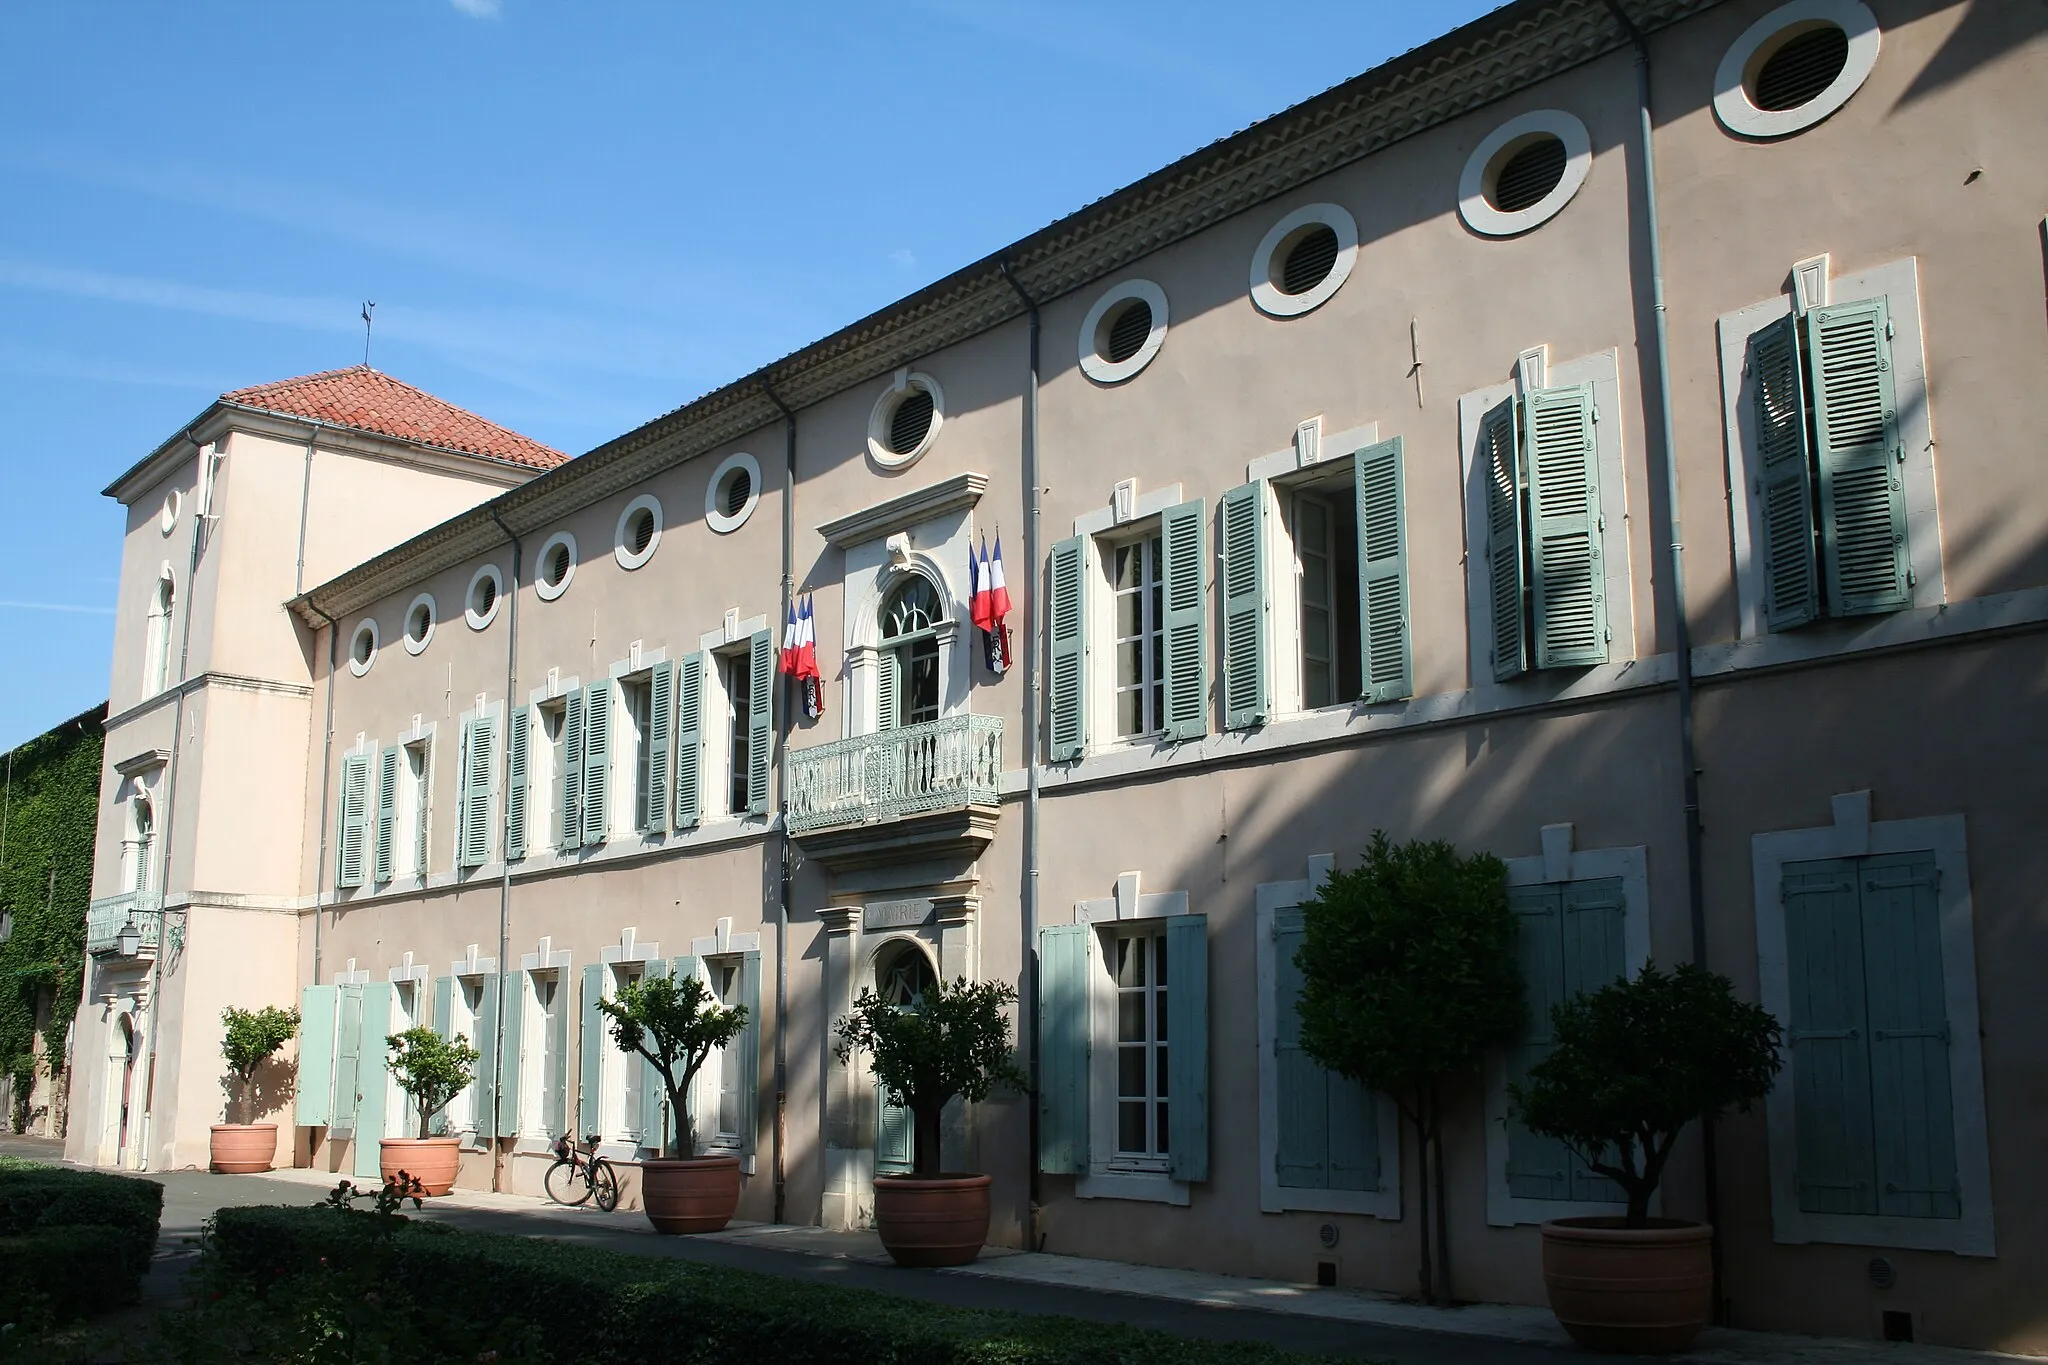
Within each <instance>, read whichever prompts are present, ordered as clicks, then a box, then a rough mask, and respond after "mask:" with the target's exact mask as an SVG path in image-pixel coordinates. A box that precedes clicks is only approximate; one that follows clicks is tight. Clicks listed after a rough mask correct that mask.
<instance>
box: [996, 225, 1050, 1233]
mask: <svg viewBox="0 0 2048 1365" xmlns="http://www.w3.org/2000/svg"><path fill="white" fill-rule="evenodd" d="M1001 269H1002V272H1003V279H1004V280H1005V281H1007V282H1008V284H1009V286H1010V288H1011V289H1013V290H1015V291H1016V293H1017V297H1018V298H1019V299H1020V300H1022V301H1023V304H1024V312H1025V316H1026V317H1027V318H1028V319H1029V320H1030V344H1029V365H1030V372H1029V381H1030V382H1029V384H1028V386H1027V388H1026V390H1025V394H1024V432H1023V437H1022V443H1023V453H1022V463H1023V469H1022V477H1023V480H1024V486H1025V487H1026V488H1027V489H1029V490H1030V494H1029V497H1028V498H1027V500H1026V505H1027V507H1028V508H1029V509H1030V510H1029V514H1028V515H1027V517H1026V518H1025V521H1024V562H1025V563H1027V564H1029V565H1030V566H1031V584H1032V591H1031V598H1030V602H1031V606H1030V615H1029V621H1030V626H1029V628H1028V630H1027V631H1026V646H1025V650H1024V772H1025V787H1024V887H1023V892H1024V895H1023V907H1022V909H1023V914H1022V917H1021V918H1022V920H1023V926H1022V927H1023V935H1024V944H1023V952H1022V953H1021V955H1020V956H1019V958H1018V961H1019V962H1020V963H1021V965H1022V966H1023V969H1024V971H1023V977H1024V980H1023V981H1021V982H1019V983H1018V988H1017V1031H1018V1032H1019V1033H1021V1034H1023V1035H1024V1037H1025V1039H1026V1040H1027V1041H1026V1048H1027V1058H1028V1061H1027V1065H1028V1074H1029V1076H1030V1078H1031V1095H1030V1099H1031V1113H1030V1119H1029V1123H1030V1130H1031V1131H1030V1138H1029V1147H1028V1151H1027V1154H1026V1160H1027V1161H1028V1162H1029V1163H1030V1165H1029V1168H1028V1169H1029V1182H1028V1184H1029V1189H1030V1198H1031V1229H1030V1238H1031V1241H1030V1246H1031V1249H1032V1250H1034V1251H1035V1250H1038V1249H1040V1248H1041V1246H1042V1245H1043V1242H1044V1235H1043V1234H1042V1233H1040V1232H1039V1230H1038V1214H1039V1207H1040V1200H1039V1194H1040V1191H1039V1172H1038V1072H1039V1048H1038V1033H1039V1029H1038V1022H1039V1021H1038V797H1039V763H1038V710H1039V705H1038V703H1039V697H1038V688H1039V680H1038V649H1039V638H1038V636H1039V618H1040V615H1041V613H1040V612H1039V610H1038V575H1039V573H1040V572H1041V569H1040V565H1039V557H1038V545H1039V514H1040V511H1041V510H1042V509H1041V505H1040V495H1041V493H1042V492H1043V489H1042V488H1041V487H1040V484H1039V481H1038V359H1039V354H1038V353H1039V344H1038V343H1039V318H1038V304H1037V302H1036V301H1035V300H1034V299H1033V298H1032V297H1031V296H1030V295H1029V294H1027V293H1025V292H1024V287H1023V286H1022V285H1020V284H1018V283H1017V279H1016V276H1014V275H1012V274H1011V273H1010V268H1009V266H1008V265H1004V266H1002V267H1001Z"/></svg>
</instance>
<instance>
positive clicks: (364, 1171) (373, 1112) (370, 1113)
mask: <svg viewBox="0 0 2048 1365" xmlns="http://www.w3.org/2000/svg"><path fill="white" fill-rule="evenodd" d="M362 991H363V1010H362V1038H361V1040H360V1042H359V1043H358V1044H357V1051H356V1130H355V1174H356V1176H357V1177H358V1178H360V1179H369V1180H374V1179H377V1178H378V1177H379V1176H380V1175H381V1173H382V1157H383V1153H382V1151H381V1149H380V1148H379V1147H378V1143H379V1142H381V1141H382V1140H383V1139H384V1138H385V1137H387V1136H397V1137H412V1136H414V1135H415V1130H414V1128H413V1126H412V1125H411V1124H410V1123H406V1122H404V1121H403V1119H402V1118H401V1120H400V1122H399V1125H398V1132H397V1133H396V1134H392V1133H388V1132H387V1131H386V1128H387V1125H386V1122H385V1113H384V1109H385V1100H386V1092H387V1091H388V1090H389V1089H390V1087H389V1086H388V1085H387V1084H386V1079H387V1077H388V1076H389V1075H390V1069H389V1063H390V1057H391V1049H390V1048H389V1047H388V1046H386V1045H385V1042H384V1040H385V1039H386V1038H388V1037H389V1036H390V1035H391V983H390V982H389V981H371V982H367V983H365V984H364V986H363V988H362Z"/></svg>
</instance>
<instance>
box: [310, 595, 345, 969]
mask: <svg viewBox="0 0 2048 1365" xmlns="http://www.w3.org/2000/svg"><path fill="white" fill-rule="evenodd" d="M306 606H307V608H308V609H310V610H311V611H312V613H313V614H314V615H315V616H317V617H319V618H320V619H321V620H323V621H325V622H326V623H327V724H326V727H325V728H324V729H323V730H322V731H321V736H322V738H321V742H320V861H318V862H317V863H315V864H314V865H313V984H314V985H316V986H317V985H319V984H320V946H321V945H320V912H321V911H322V910H324V909H325V908H326V907H327V883H326V880H325V878H326V875H327V791H328V782H329V781H330V780H331V779H332V777H333V775H334V670H335V669H336V668H337V667H339V666H340V664H341V624H340V622H338V621H336V620H335V619H334V618H333V617H332V616H329V615H328V614H327V613H326V612H324V611H322V610H321V609H320V604H319V603H317V602H315V601H314V600H313V599H312V598H310V597H309V598H307V599H306Z"/></svg>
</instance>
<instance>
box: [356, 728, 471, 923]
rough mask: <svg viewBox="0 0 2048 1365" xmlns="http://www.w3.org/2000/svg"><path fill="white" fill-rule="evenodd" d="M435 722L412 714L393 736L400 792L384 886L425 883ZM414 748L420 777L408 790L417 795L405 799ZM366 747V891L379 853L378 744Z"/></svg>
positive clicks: (431, 815) (430, 851)
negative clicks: (423, 857)
mask: <svg viewBox="0 0 2048 1365" xmlns="http://www.w3.org/2000/svg"><path fill="white" fill-rule="evenodd" d="M439 725H440V722H438V721H431V720H426V719H425V718H423V717H420V716H414V717H413V718H412V727H411V728H410V729H408V730H406V731H405V733H403V734H401V735H400V736H398V738H397V739H395V740H393V741H392V743H393V744H394V745H396V746H397V748H398V794H397V797H396V800H397V805H396V806H395V807H394V814H395V816H396V818H395V819H394V820H393V821H392V823H391V839H392V845H393V847H392V858H391V880H390V881H389V882H388V883H386V884H385V888H384V889H385V890H389V889H390V888H392V887H395V886H398V885H399V884H400V883H401V882H404V881H407V880H410V881H411V882H412V883H413V885H412V886H411V887H409V888H407V889H413V890H416V889H418V888H419V887H423V886H425V885H426V884H427V873H428V870H429V866H430V865H431V863H432V854H433V849H434V762H435V759H436V758H437V757H438V756H439V751H440V748H441V744H440V740H439V737H438V735H437V734H436V731H437V729H438V728H439ZM415 748H417V749H419V750H420V779H419V785H418V787H417V788H415V789H413V790H412V791H411V793H410V795H412V796H413V797H414V798H415V799H413V800H410V801H409V800H407V796H408V794H409V793H408V790H407V784H408V783H409V782H410V781H411V774H412V757H411V754H410V753H409V751H410V750H412V749H415ZM367 752H368V753H369V756H370V781H369V785H368V788H367V794H366V795H365V796H364V798H363V805H364V808H365V809H366V810H367V811H368V812H369V832H368V834H366V835H365V836H364V839H363V859H364V870H365V874H366V875H365V876H364V878H363V887H364V889H365V891H367V890H368V889H369V888H370V886H371V883H372V881H373V879H372V878H371V877H369V876H368V875H367V873H368V870H369V866H370V863H371V862H372V861H373V860H374V859H375V857H376V853H377V780H378V778H377V764H378V762H379V751H378V749H377V746H375V745H371V746H370V748H369V749H368V751H367ZM459 823H460V822H458V824H459ZM422 825H424V826H425V827H426V834H425V837H424V843H425V847H426V849H427V853H428V860H427V864H425V865H423V864H422V863H421V861H420V856H419V851H420V848H421V844H422V836H421V833H420V827H421V826H422ZM449 866H450V867H454V866H456V864H455V863H454V862H451V863H450V864H449Z"/></svg>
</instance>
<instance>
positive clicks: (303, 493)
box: [292, 422, 327, 597]
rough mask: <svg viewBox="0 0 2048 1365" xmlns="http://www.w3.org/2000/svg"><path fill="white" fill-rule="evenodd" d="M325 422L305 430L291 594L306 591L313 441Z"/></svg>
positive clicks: (311, 500)
mask: <svg viewBox="0 0 2048 1365" xmlns="http://www.w3.org/2000/svg"><path fill="white" fill-rule="evenodd" d="M326 425H327V424H326V423H325V422H313V423H311V424H310V425H309V426H308V427H307V430H306V473H305V476H304V477H303V478H302V479H301V480H300V482H299V561H298V566H297V567H296V568H294V569H293V570H292V596H294V597H297V596H299V595H301V594H302V593H304V592H305V591H306V518H307V514H308V512H309V511H310V509H311V508H312V505H313V443H314V442H315V441H317V440H319V439H320V432H321V430H322V428H324V427H325V426H326Z"/></svg>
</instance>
